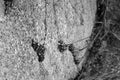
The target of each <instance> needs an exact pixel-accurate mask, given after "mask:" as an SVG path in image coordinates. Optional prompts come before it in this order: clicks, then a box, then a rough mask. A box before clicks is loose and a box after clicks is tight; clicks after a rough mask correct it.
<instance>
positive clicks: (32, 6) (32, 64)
mask: <svg viewBox="0 0 120 80" xmlns="http://www.w3.org/2000/svg"><path fill="white" fill-rule="evenodd" d="M95 1H96V0H16V1H14V2H13V6H11V7H10V11H9V13H8V14H7V15H5V16H4V17H5V21H4V23H3V22H1V23H0V25H1V27H0V46H3V47H0V50H1V51H0V56H1V57H2V56H4V57H3V59H1V61H0V67H2V68H3V69H2V68H0V74H1V75H3V76H1V75H0V78H2V80H3V79H5V78H6V79H8V80H68V79H69V78H71V77H75V75H76V73H77V69H80V68H81V64H82V61H83V60H84V59H83V56H84V53H85V51H86V49H84V50H83V51H79V49H81V48H83V47H86V46H87V43H86V40H88V39H89V36H90V35H91V31H92V27H93V22H94V17H95V16H94V15H95V10H96V8H95V7H96V6H95V5H96V3H95ZM86 37H87V38H86ZM85 38H86V39H85ZM32 39H34V41H36V42H37V43H38V44H44V45H45V47H46V49H47V50H46V51H45V60H44V61H43V62H41V63H39V62H38V60H37V55H36V53H35V52H34V50H33V49H32V47H31V46H30V45H31V40H32ZM60 39H62V40H63V41H64V42H65V43H66V44H71V43H73V44H74V46H75V48H76V50H78V51H77V53H76V55H77V56H78V58H79V60H80V63H79V65H78V66H76V65H75V63H74V61H73V56H72V54H71V53H70V52H69V51H68V50H67V51H65V52H64V54H61V53H60V52H59V51H58V50H57V42H58V40H60ZM4 69H5V70H4ZM2 70H4V71H2ZM10 78H11V79H10Z"/></svg>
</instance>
